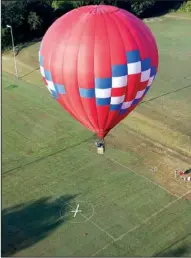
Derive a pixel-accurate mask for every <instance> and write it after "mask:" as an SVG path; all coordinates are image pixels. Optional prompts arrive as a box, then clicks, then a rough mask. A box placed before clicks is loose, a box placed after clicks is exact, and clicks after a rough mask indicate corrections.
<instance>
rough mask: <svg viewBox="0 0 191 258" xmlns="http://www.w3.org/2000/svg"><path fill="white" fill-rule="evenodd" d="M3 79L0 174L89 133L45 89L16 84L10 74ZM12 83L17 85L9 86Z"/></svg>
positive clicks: (87, 136) (76, 140)
mask: <svg viewBox="0 0 191 258" xmlns="http://www.w3.org/2000/svg"><path fill="white" fill-rule="evenodd" d="M3 78H4V81H5V82H6V83H5V85H4V89H3V121H4V122H3V128H2V133H3V142H2V144H3V158H2V163H3V173H5V172H6V171H9V170H11V169H14V167H16V165H15V164H17V165H22V164H26V163H28V162H29V161H31V160H34V159H36V158H38V157H39V156H40V157H42V156H44V155H46V154H48V153H51V152H53V151H56V150H59V149H62V148H63V146H65V147H69V146H72V145H73V144H76V143H80V142H83V140H85V139H88V138H89V137H90V136H91V135H92V134H91V133H90V132H89V131H88V130H86V129H85V128H84V127H83V126H81V125H80V124H79V123H77V122H76V121H75V120H74V119H73V118H71V117H70V116H69V115H68V114H67V113H66V112H65V111H64V110H63V108H62V107H60V106H59V105H58V103H56V101H55V100H53V99H51V96H50V94H49V93H48V92H47V90H46V89H41V88H38V87H37V86H36V85H32V84H28V83H26V82H23V81H19V83H18V81H15V80H14V79H13V78H12V77H11V76H10V78H9V77H8V76H7V75H5V77H3ZM7 80H8V82H7ZM13 83H15V84H16V85H17V84H18V87H16V88H11V89H9V88H8V86H10V85H12V84H13ZM12 98H13V99H12ZM6 103H9V105H7V104H6ZM19 157H20V158H19Z"/></svg>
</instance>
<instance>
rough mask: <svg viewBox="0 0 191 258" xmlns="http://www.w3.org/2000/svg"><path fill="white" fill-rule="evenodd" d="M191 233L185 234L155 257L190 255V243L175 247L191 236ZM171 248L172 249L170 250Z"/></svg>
mask: <svg viewBox="0 0 191 258" xmlns="http://www.w3.org/2000/svg"><path fill="white" fill-rule="evenodd" d="M190 236H191V233H190V234H188V235H186V236H184V237H183V238H181V239H179V240H177V241H175V242H174V243H173V244H172V245H170V246H168V248H166V249H164V250H163V251H161V252H160V253H158V254H156V255H155V257H183V256H189V255H190V254H191V246H190V245H188V244H184V245H180V246H178V247H175V245H177V244H179V243H180V242H181V241H183V240H185V239H186V238H188V237H190ZM169 249H170V250H169Z"/></svg>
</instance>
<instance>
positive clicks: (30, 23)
mask: <svg viewBox="0 0 191 258" xmlns="http://www.w3.org/2000/svg"><path fill="white" fill-rule="evenodd" d="M184 2H185V1H183V0H182V1H157V0H129V1H123V0H105V1H103V0H102V1H101V0H84V1H83V0H82V1H69V0H19V1H18V0H15V1H11V0H7V1H6V0H5V1H2V6H1V10H2V12H1V13H2V25H1V26H2V32H1V46H2V50H4V49H6V48H8V47H10V46H11V37H10V31H9V29H10V28H7V27H6V25H11V26H12V28H13V32H14V41H15V44H16V45H17V44H19V43H23V42H27V41H31V40H33V39H34V38H40V37H42V36H43V35H44V33H45V32H46V30H47V29H48V27H49V26H50V25H51V24H52V23H53V22H54V21H55V20H56V19H57V18H59V17H60V16H62V15H63V14H65V13H67V12H68V11H70V10H72V9H74V8H77V7H80V6H84V5H90V4H109V5H114V6H118V7H120V8H123V9H125V10H127V11H130V12H132V13H133V14H135V15H136V16H138V17H148V16H151V15H157V14H158V13H160V12H167V11H168V10H170V9H172V8H179V7H180V5H182V4H185V3H184ZM186 2H187V1H186ZM188 2H191V1H188Z"/></svg>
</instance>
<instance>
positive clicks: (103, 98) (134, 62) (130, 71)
mask: <svg viewBox="0 0 191 258" xmlns="http://www.w3.org/2000/svg"><path fill="white" fill-rule="evenodd" d="M126 58H127V65H124V64H123V65H113V66H112V77H111V78H95V92H94V89H80V96H81V97H83V98H96V104H97V105H100V106H105V105H110V110H120V113H125V112H127V111H128V109H129V108H130V107H131V106H132V105H136V104H138V103H139V101H140V99H141V98H142V97H143V95H145V94H146V93H147V91H148V90H149V88H150V86H151V84H152V81H153V80H154V77H155V75H156V67H151V60H150V58H146V59H144V60H141V56H140V53H139V51H138V50H133V51H128V52H127V53H126ZM136 74H141V79H140V82H146V81H148V84H147V87H146V89H144V90H141V91H138V92H137V95H136V96H135V99H133V100H132V101H129V102H124V99H125V95H122V96H118V97H114V96H112V88H122V87H124V86H127V84H128V75H136Z"/></svg>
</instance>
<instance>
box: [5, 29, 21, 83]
mask: <svg viewBox="0 0 191 258" xmlns="http://www.w3.org/2000/svg"><path fill="white" fill-rule="evenodd" d="M7 28H9V29H10V31H11V39H12V47H13V56H14V64H15V75H16V77H17V79H18V78H19V76H18V70H17V63H16V55H15V46H14V39H13V30H12V26H11V25H7Z"/></svg>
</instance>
